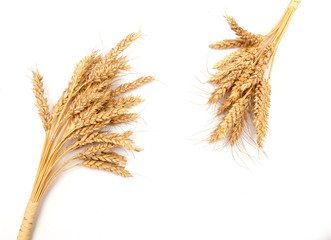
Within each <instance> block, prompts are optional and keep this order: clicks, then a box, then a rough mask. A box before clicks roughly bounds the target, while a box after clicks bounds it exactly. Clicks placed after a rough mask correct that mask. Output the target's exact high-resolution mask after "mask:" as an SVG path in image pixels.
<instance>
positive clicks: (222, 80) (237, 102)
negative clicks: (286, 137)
mask: <svg viewBox="0 0 331 240" xmlns="http://www.w3.org/2000/svg"><path fill="white" fill-rule="evenodd" d="M300 2H301V1H300V0H292V1H291V2H290V4H289V6H288V8H287V10H286V12H285V13H284V15H283V16H282V18H281V20H280V21H279V22H278V23H277V24H276V26H275V27H274V28H273V29H272V30H271V31H270V32H269V33H268V34H267V35H265V36H262V35H257V34H252V33H250V32H248V31H247V30H245V29H243V28H241V27H240V26H239V25H238V23H237V22H236V21H235V20H234V18H232V17H229V16H226V17H225V18H226V20H227V22H228V24H229V26H230V28H231V29H232V30H233V31H234V32H235V34H236V35H237V38H236V39H233V40H229V39H227V40H224V41H222V42H216V43H213V44H210V45H209V47H210V48H212V49H231V48H239V49H238V50H237V51H235V52H233V53H231V54H229V55H227V56H226V57H225V58H224V59H223V60H222V61H220V62H218V63H216V64H215V66H214V69H217V72H216V73H215V74H213V75H212V76H211V78H210V79H209V80H208V82H209V83H211V84H213V85H215V91H214V92H212V94H211V96H210V99H209V101H208V103H209V104H218V103H219V104H220V105H219V108H218V113H217V115H222V116H223V118H222V120H221V122H220V124H218V125H217V127H216V129H215V130H214V132H213V133H212V135H211V137H210V139H209V142H210V143H212V142H215V141H217V140H220V139H223V138H224V139H227V143H229V144H230V145H231V146H232V147H233V146H236V144H237V143H243V141H241V137H242V136H243V135H244V133H245V129H246V128H247V124H248V119H250V118H249V116H253V125H254V127H255V133H256V143H257V145H258V147H259V148H262V147H263V143H264V139H265V137H266V135H267V133H268V115H269V113H268V112H269V107H270V94H271V86H270V82H269V79H270V73H271V69H272V65H273V61H274V57H275V54H276V51H277V48H278V46H279V43H280V41H281V39H282V38H283V36H284V33H285V31H286V29H287V27H288V25H289V23H290V21H291V19H292V16H293V14H294V12H295V10H296V9H297V7H298V5H299V3H300ZM268 71H269V73H268ZM249 138H250V139H252V138H253V136H249Z"/></svg>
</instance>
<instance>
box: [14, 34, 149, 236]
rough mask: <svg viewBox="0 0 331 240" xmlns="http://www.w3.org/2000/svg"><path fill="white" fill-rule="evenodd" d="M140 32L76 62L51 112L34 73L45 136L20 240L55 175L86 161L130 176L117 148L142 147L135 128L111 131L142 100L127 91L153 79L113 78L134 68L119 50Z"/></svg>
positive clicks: (132, 115)
mask: <svg viewBox="0 0 331 240" xmlns="http://www.w3.org/2000/svg"><path fill="white" fill-rule="evenodd" d="M139 36H140V33H133V34H130V35H128V36H127V37H126V38H125V39H124V40H122V41H121V42H120V43H119V44H118V45H117V46H116V47H114V48H113V49H111V50H110V51H109V52H108V53H106V54H105V55H100V54H99V53H98V52H96V51H94V52H92V53H91V54H90V55H89V56H86V57H84V58H83V59H82V60H81V61H80V62H79V63H78V64H77V65H76V67H75V70H74V73H73V76H72V78H71V81H70V82H69V83H68V87H67V89H66V90H65V91H64V92H63V94H62V96H61V97H60V99H59V100H58V102H57V103H56V104H55V106H54V108H53V112H52V114H51V115H50V113H49V109H48V105H47V99H46V98H45V97H44V89H43V84H42V76H40V74H39V73H38V71H36V72H33V86H34V88H33V92H34V94H35V96H36V98H37V104H36V105H37V107H38V109H39V115H40V117H41V119H42V122H43V126H44V129H45V132H46V139H45V143H44V147H43V150H42V154H41V159H40V163H39V168H38V171H37V175H36V179H35V183H34V186H33V190H32V193H31V196H30V201H29V204H28V206H27V209H26V214H25V218H24V220H23V223H22V226H21V229H20V232H19V236H18V239H19V240H28V239H30V233H31V229H32V225H33V221H34V216H35V215H36V211H37V209H38V205H39V202H40V200H41V199H42V197H43V196H44V194H45V192H46V191H47V189H48V187H49V186H50V185H51V184H52V183H53V182H54V180H55V179H57V178H58V177H59V176H60V175H61V174H63V173H64V172H66V171H68V170H70V169H71V168H73V167H77V166H85V167H88V168H93V169H100V170H105V171H108V172H112V173H114V174H116V175H120V176H123V177H131V176H132V175H131V174H130V172H129V171H127V170H126V169H125V167H124V166H125V165H126V162H127V160H126V159H125V157H124V156H121V155H119V154H118V153H115V152H114V151H113V150H114V149H115V148H123V149H127V150H129V151H136V152H139V151H141V150H142V148H139V147H137V146H136V145H135V144H134V142H133V140H132V139H130V136H131V135H132V133H133V132H132V131H126V132H123V133H114V132H110V131H111V130H112V128H113V126H114V125H117V124H121V123H127V122H131V121H133V120H135V119H137V118H138V117H139V115H138V114H136V113H131V112H129V111H130V110H131V109H132V107H134V106H136V105H138V104H139V103H141V102H142V101H143V99H142V98H141V97H140V96H136V97H134V96H130V95H126V96H124V95H123V94H124V93H127V92H128V91H130V90H133V89H136V88H138V87H140V86H142V85H144V84H146V83H148V82H151V81H152V80H154V78H153V77H141V78H139V79H137V80H135V81H133V82H130V83H125V84H122V85H120V86H119V87H115V86H114V82H115V79H116V81H120V80H121V79H120V76H119V74H120V73H122V72H124V71H127V70H129V69H130V66H129V65H128V61H127V59H126V57H125V56H121V54H122V53H123V51H124V50H125V49H126V48H127V47H128V46H130V44H131V43H132V42H133V41H135V40H136V39H137V38H139ZM105 127H107V130H106V128H105ZM83 148H85V149H83ZM77 150H78V151H79V153H77V154H76V155H75V156H73V157H71V158H70V159H69V160H67V161H65V162H63V161H62V159H63V157H65V156H66V155H67V154H69V153H71V152H72V151H77ZM70 164H74V165H73V166H70Z"/></svg>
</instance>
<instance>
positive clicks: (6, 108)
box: [0, 0, 331, 240]
mask: <svg viewBox="0 0 331 240" xmlns="http://www.w3.org/2000/svg"><path fill="white" fill-rule="evenodd" d="M288 3H289V0H277V1H276V0H249V1H247V0H204V1H179V0H168V1H148V0H139V1H134V0H131V1H129V0H122V1H105V0H104V1H101V0H100V1H52V2H51V1H1V3H0V22H1V24H0V33H1V37H0V43H1V44H0V69H1V76H0V109H1V117H0V134H1V135H0V151H1V155H0V156H1V157H0V161H1V164H0V189H1V195H0V239H15V238H16V236H17V232H18V229H19V226H20V224H21V220H22V217H23V212H24V209H25V206H26V203H27V201H28V198H29V195H30V192H31V188H32V184H33V181H34V177H35V173H36V170H37V165H38V162H39V156H40V152H41V148H42V144H43V140H44V139H43V138H44V133H43V128H42V124H41V121H40V119H39V116H38V113H37V109H36V107H35V106H34V102H35V99H34V96H33V93H32V83H31V80H30V79H29V77H31V73H30V70H31V69H35V68H38V69H39V71H40V73H41V74H42V75H44V77H45V78H44V80H45V85H46V94H47V97H48V99H49V102H50V104H51V105H53V104H54V103H55V102H56V100H57V99H58V98H59V96H60V95H61V93H62V91H63V90H64V89H65V87H66V85H67V82H68V80H69V79H70V76H71V74H72V72H73V69H74V66H75V64H76V63H77V62H78V61H79V60H80V58H82V57H83V56H85V55H88V54H89V53H90V52H91V51H92V50H96V49H101V50H105V51H106V50H109V49H110V48H112V47H113V46H114V45H115V44H117V43H118V42H119V41H120V40H121V39H122V38H124V37H125V36H126V35H127V34H128V33H130V32H135V31H139V30H141V31H142V34H143V35H144V37H143V38H142V39H140V40H138V41H137V42H136V43H134V44H133V45H132V46H131V47H130V49H128V51H126V53H127V54H129V58H130V59H131V60H132V61H131V65H132V66H133V69H132V71H131V72H132V73H134V74H129V75H128V78H127V79H129V80H132V79H134V78H135V77H136V76H141V75H153V76H156V78H157V80H158V81H156V82H154V83H152V84H149V85H148V86H145V87H143V88H140V89H139V90H138V91H136V92H135V93H134V94H141V95H142V96H143V97H144V98H145V99H146V102H145V103H143V105H142V107H141V108H140V109H139V112H140V113H141V116H142V119H143V120H140V121H138V122H137V124H133V125H132V128H133V129H134V130H136V131H137V133H136V134H135V136H134V139H135V141H136V143H137V144H138V145H139V146H142V147H143V148H144V149H145V151H143V152H141V153H137V154H134V155H132V154H128V155H127V157H128V159H129V165H128V169H129V170H130V171H131V172H132V173H133V174H134V176H135V177H134V178H132V179H123V178H120V177H117V176H115V175H112V174H109V173H107V172H101V171H96V170H91V169H87V168H86V169H85V168H82V167H81V168H76V169H73V170H72V171H70V172H68V173H67V174H65V175H63V176H62V177H61V178H59V179H58V181H56V183H55V184H54V185H53V187H52V188H51V189H50V191H48V192H47V194H46V195H45V198H44V201H43V202H42V206H41V209H40V214H39V215H38V219H37V223H36V227H35V230H34V234H33V239H35V240H41V239H42V240H44V239H47V240H52V239H62V240H65V239H70V240H73V239H79V240H84V239H89V240H90V239H116V240H128V239H144V240H152V239H153V240H155V239H157V240H163V239H167V240H168V239H174V240H179V239H181V240H182V239H208V240H221V239H224V240H243V239H245V240H329V239H331V204H330V203H331V191H330V185H331V157H330V148H331V145H330V134H331V127H330V120H331V117H330V95H329V94H330V87H331V84H330V82H331V79H330V74H329V72H330V63H331V62H330V55H331V50H330V47H329V45H330V26H329V24H330V20H331V16H330V7H331V3H330V1H327V0H324V1H308V0H303V1H302V3H301V5H300V6H299V8H298V10H297V12H296V13H295V15H294V18H293V20H292V22H291V24H290V26H289V28H288V31H287V33H286V34H285V37H284V39H283V41H282V43H281V44H280V47H279V51H278V53H277V56H276V60H275V65H274V69H273V73H272V76H271V77H272V78H271V83H272V87H273V92H272V107H271V110H270V111H271V113H270V115H271V116H270V134H269V136H268V139H267V144H266V147H265V150H266V152H267V154H268V157H263V156H261V157H260V158H257V157H256V158H254V160H255V163H253V162H252V160H251V159H249V158H247V157H243V159H242V160H243V161H244V162H245V163H246V165H247V167H248V169H246V168H244V167H242V166H240V165H239V164H238V163H237V162H236V161H235V160H234V159H233V157H232V155H231V152H230V151H229V150H228V149H224V150H221V149H219V148H217V146H216V147H215V146H208V145H207V144H206V142H205V141H204V139H205V138H206V136H207V135H208V133H210V130H211V128H212V126H213V119H214V116H215V115H214V112H213V109H208V108H207V107H206V105H205V102H206V100H207V98H206V97H207V96H208V92H210V91H211V89H212V88H211V87H210V86H207V85H203V84H202V83H201V82H204V81H206V80H207V79H208V76H209V74H210V73H211V72H212V71H211V70H210V69H211V66H212V65H213V64H214V63H215V62H216V61H218V60H220V59H221V58H222V57H223V56H224V55H225V54H226V52H219V51H215V50H210V49H209V48H208V44H209V43H212V42H215V41H217V40H222V39H225V38H231V37H234V34H233V33H232V32H231V30H230V29H229V28H228V26H227V24H226V21H225V19H224V18H223V16H224V15H225V13H227V14H229V15H231V16H234V17H235V18H236V20H237V21H238V22H239V23H240V24H241V25H242V26H243V27H245V28H247V29H248V30H250V31H252V32H254V33H261V34H266V33H267V32H268V31H269V30H270V29H271V28H272V27H273V26H274V24H276V22H277V21H278V20H279V18H280V17H281V15H282V14H283V13H284V11H285V9H286V7H287V4H288ZM251 150H253V151H254V149H251Z"/></svg>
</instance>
